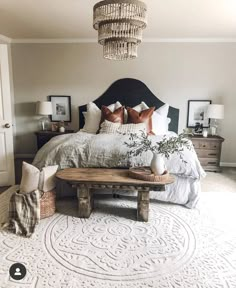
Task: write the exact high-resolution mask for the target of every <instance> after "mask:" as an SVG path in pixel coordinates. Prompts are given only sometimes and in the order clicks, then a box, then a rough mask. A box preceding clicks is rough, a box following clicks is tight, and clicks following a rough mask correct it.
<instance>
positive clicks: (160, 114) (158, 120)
mask: <svg viewBox="0 0 236 288" xmlns="http://www.w3.org/2000/svg"><path fill="white" fill-rule="evenodd" d="M142 104H143V106H144V107H145V109H148V108H149V107H148V106H147V105H146V103H145V102H142ZM168 112H169V104H164V105H163V106H161V107H160V108H158V109H157V110H155V111H154V112H153V115H152V131H153V132H154V133H155V135H163V134H166V133H167V132H168V130H169V123H170V122H171V119H170V118H168V117H167V115H168Z"/></svg>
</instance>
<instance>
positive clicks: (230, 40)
mask: <svg viewBox="0 0 236 288" xmlns="http://www.w3.org/2000/svg"><path fill="white" fill-rule="evenodd" d="M143 42H144V43H145V42H146V43H235V42H236V38H146V39H143Z"/></svg>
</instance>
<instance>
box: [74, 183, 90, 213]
mask: <svg viewBox="0 0 236 288" xmlns="http://www.w3.org/2000/svg"><path fill="white" fill-rule="evenodd" d="M77 197H78V216H79V217H80V218H89V216H90V214H91V212H92V210H93V193H92V191H91V189H90V188H88V187H87V186H85V185H79V187H78V188H77Z"/></svg>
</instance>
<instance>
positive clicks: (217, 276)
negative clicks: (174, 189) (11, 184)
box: [0, 192, 236, 288]
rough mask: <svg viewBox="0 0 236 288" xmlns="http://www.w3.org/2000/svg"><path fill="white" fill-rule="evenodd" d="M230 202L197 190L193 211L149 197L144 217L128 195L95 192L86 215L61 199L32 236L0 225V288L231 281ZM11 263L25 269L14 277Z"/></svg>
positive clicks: (170, 286)
mask: <svg viewBox="0 0 236 288" xmlns="http://www.w3.org/2000/svg"><path fill="white" fill-rule="evenodd" d="M4 194H5V193H3V194H2V195H0V203H3V201H5V200H6V199H7V196H6V195H4ZM8 194H9V193H8ZM3 196H4V197H5V200H4V199H3V198H1V197H3ZM235 203H236V193H230V192H228V193H225V192H219V193H212V192H208V193H202V197H201V201H200V203H199V207H198V208H197V209H192V210H189V209H187V208H185V207H182V206H179V205H171V204H165V203H159V202H157V201H152V203H151V204H150V215H149V218H150V219H149V222H148V223H143V222H137V221H136V201H135V200H134V199H132V198H128V197H126V198H124V197H122V198H121V199H112V198H110V196H106V197H102V198H99V199H96V201H95V209H94V211H93V213H92V214H91V216H90V218H89V219H80V218H77V217H76V213H77V202H76V201H75V200H74V201H73V200H63V201H59V202H58V203H57V206H58V207H57V208H58V212H59V213H56V214H55V215H54V216H52V217H50V218H48V219H44V220H41V222H40V224H39V225H38V227H37V229H36V233H35V234H34V235H33V236H32V237H31V238H22V237H19V236H16V235H13V234H10V233H7V232H5V231H0V259H1V262H0V287H1V288H11V287H14V288H16V287H17V288H21V287H22V288H32V287H37V288H46V287H47V288H48V287H53V288H65V287H68V288H77V287H80V288H92V287H95V288H97V287H98V288H99V287H102V288H112V287H114V288H134V287H135V288H136V287H140V288H141V287H142V288H143V287H149V288H150V287H156V288H157V287H158V288H174V287H178V288H179V287H181V288H190V287H191V288H192V287H196V288H216V287H221V288H226V287H227V288H235V287H236V230H235V219H236V209H235ZM0 208H1V207H0ZM0 211H1V209H0ZM0 217H1V215H0ZM15 262H21V263H23V264H24V265H25V266H26V268H27V274H26V276H25V278H24V279H22V280H20V281H15V280H13V279H12V278H10V277H9V273H8V270H9V267H10V266H11V265H12V264H13V263H15Z"/></svg>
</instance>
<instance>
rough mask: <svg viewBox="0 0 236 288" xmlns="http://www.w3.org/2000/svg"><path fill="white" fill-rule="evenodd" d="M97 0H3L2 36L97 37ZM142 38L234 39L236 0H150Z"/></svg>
mask: <svg viewBox="0 0 236 288" xmlns="http://www.w3.org/2000/svg"><path fill="white" fill-rule="evenodd" d="M96 2H98V1H96V0H40V1H36V0H0V15H1V16H0V34H2V35H4V36H7V37H9V38H12V39H52V38H57V39H59V38H60V39H85V40H86V39H87V40H88V39H93V38H96V37H97V33H96V31H95V30H94V29H93V27H92V21H93V19H92V17H93V14H92V12H93V5H94V4H95V3H96ZM144 2H146V3H147V5H148V27H147V29H146V30H145V31H144V39H145V38H146V39H149V38H151V39H160V38H236V1H235V0H146V1H144Z"/></svg>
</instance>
